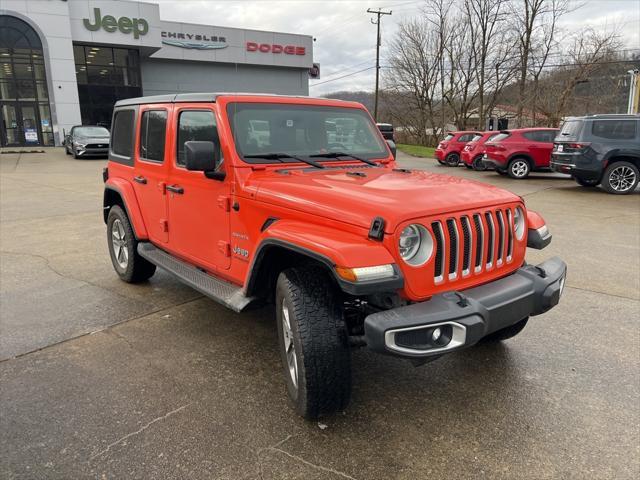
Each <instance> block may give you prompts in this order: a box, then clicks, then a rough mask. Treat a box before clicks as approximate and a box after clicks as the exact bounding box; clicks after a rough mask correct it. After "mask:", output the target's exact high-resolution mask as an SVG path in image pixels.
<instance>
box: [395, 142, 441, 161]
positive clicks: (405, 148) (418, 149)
mask: <svg viewBox="0 0 640 480" xmlns="http://www.w3.org/2000/svg"><path fill="white" fill-rule="evenodd" d="M397 147H398V150H400V151H401V152H403V153H406V154H407V155H413V156H414V157H424V158H433V157H434V155H435V154H434V152H435V150H436V149H435V147H423V146H422V145H408V144H406V143H399V144H398V145H397Z"/></svg>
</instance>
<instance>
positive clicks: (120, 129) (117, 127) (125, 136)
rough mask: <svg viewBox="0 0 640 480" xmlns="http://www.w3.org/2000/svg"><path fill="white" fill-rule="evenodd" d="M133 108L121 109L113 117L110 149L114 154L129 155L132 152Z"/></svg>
mask: <svg viewBox="0 0 640 480" xmlns="http://www.w3.org/2000/svg"><path fill="white" fill-rule="evenodd" d="M134 118H135V111H134V110H121V111H119V112H116V115H115V117H114V118H113V135H112V137H111V151H112V152H113V153H115V154H116V155H122V156H123V157H131V153H132V152H133V121H134Z"/></svg>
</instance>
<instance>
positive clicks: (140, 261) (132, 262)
mask: <svg viewBox="0 0 640 480" xmlns="http://www.w3.org/2000/svg"><path fill="white" fill-rule="evenodd" d="M116 222H120V223H119V225H121V226H122V231H123V232H124V244H123V248H126V250H127V262H126V266H123V265H121V264H120V263H119V262H118V260H117V258H116V252H115V248H116V247H115V246H114V241H113V228H114V224H115V223H116ZM107 244H108V246H109V255H110V256H111V263H112V264H113V268H114V270H115V271H116V273H117V274H118V276H119V277H120V278H121V279H122V280H124V281H125V282H127V283H140V282H144V281H145V280H148V279H149V278H151V277H152V276H153V274H154V273H155V272H156V266H155V265H154V264H153V263H151V262H149V261H148V260H146V259H144V258H142V257H141V256H140V255H139V254H138V241H137V240H136V236H135V235H134V233H133V228H132V227H131V223H130V222H129V218H128V217H127V214H126V213H125V212H124V210H122V208H120V207H119V206H118V205H114V206H113V207H111V209H110V210H109V216H108V217H107Z"/></svg>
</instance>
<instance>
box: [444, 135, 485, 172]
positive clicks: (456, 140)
mask: <svg viewBox="0 0 640 480" xmlns="http://www.w3.org/2000/svg"><path fill="white" fill-rule="evenodd" d="M476 135H482V133H481V132H472V131H465V132H449V133H447V135H446V136H445V137H444V139H442V141H441V142H440V143H439V144H438V147H437V148H436V159H437V160H438V162H439V163H440V164H441V165H447V166H449V167H457V166H458V164H459V163H460V154H461V153H462V149H463V148H464V146H465V144H466V143H467V142H470V141H471V139H472V138H473V137H475V136H476Z"/></svg>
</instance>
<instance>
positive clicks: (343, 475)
mask: <svg viewBox="0 0 640 480" xmlns="http://www.w3.org/2000/svg"><path fill="white" fill-rule="evenodd" d="M292 437H293V435H287V436H286V437H285V438H284V439H283V440H280V441H279V442H278V443H276V444H274V445H271V446H270V447H264V448H261V449H259V450H258V451H257V456H258V468H259V474H260V478H261V479H263V478H264V475H263V472H262V459H261V458H260V455H261V454H262V453H263V452H267V451H272V452H278V453H281V454H283V455H286V456H287V457H289V458H292V459H294V460H296V461H297V462H300V463H302V464H304V465H307V466H308V467H311V468H315V469H316V470H321V471H323V472H327V473H332V474H333V475H337V476H339V477H341V478H348V479H349V480H357V479H356V478H355V477H352V476H351V475H348V474H346V473H344V472H341V471H339V470H336V469H334V468H331V467H325V466H323V465H318V464H315V463H311V462H310V461H308V460H305V459H304V458H302V457H300V456H298V455H294V454H293V453H289V452H287V451H286V450H283V449H281V448H280V447H281V446H282V445H284V444H285V443H286V442H287V441H288V440H289V439H291V438H292Z"/></svg>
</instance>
